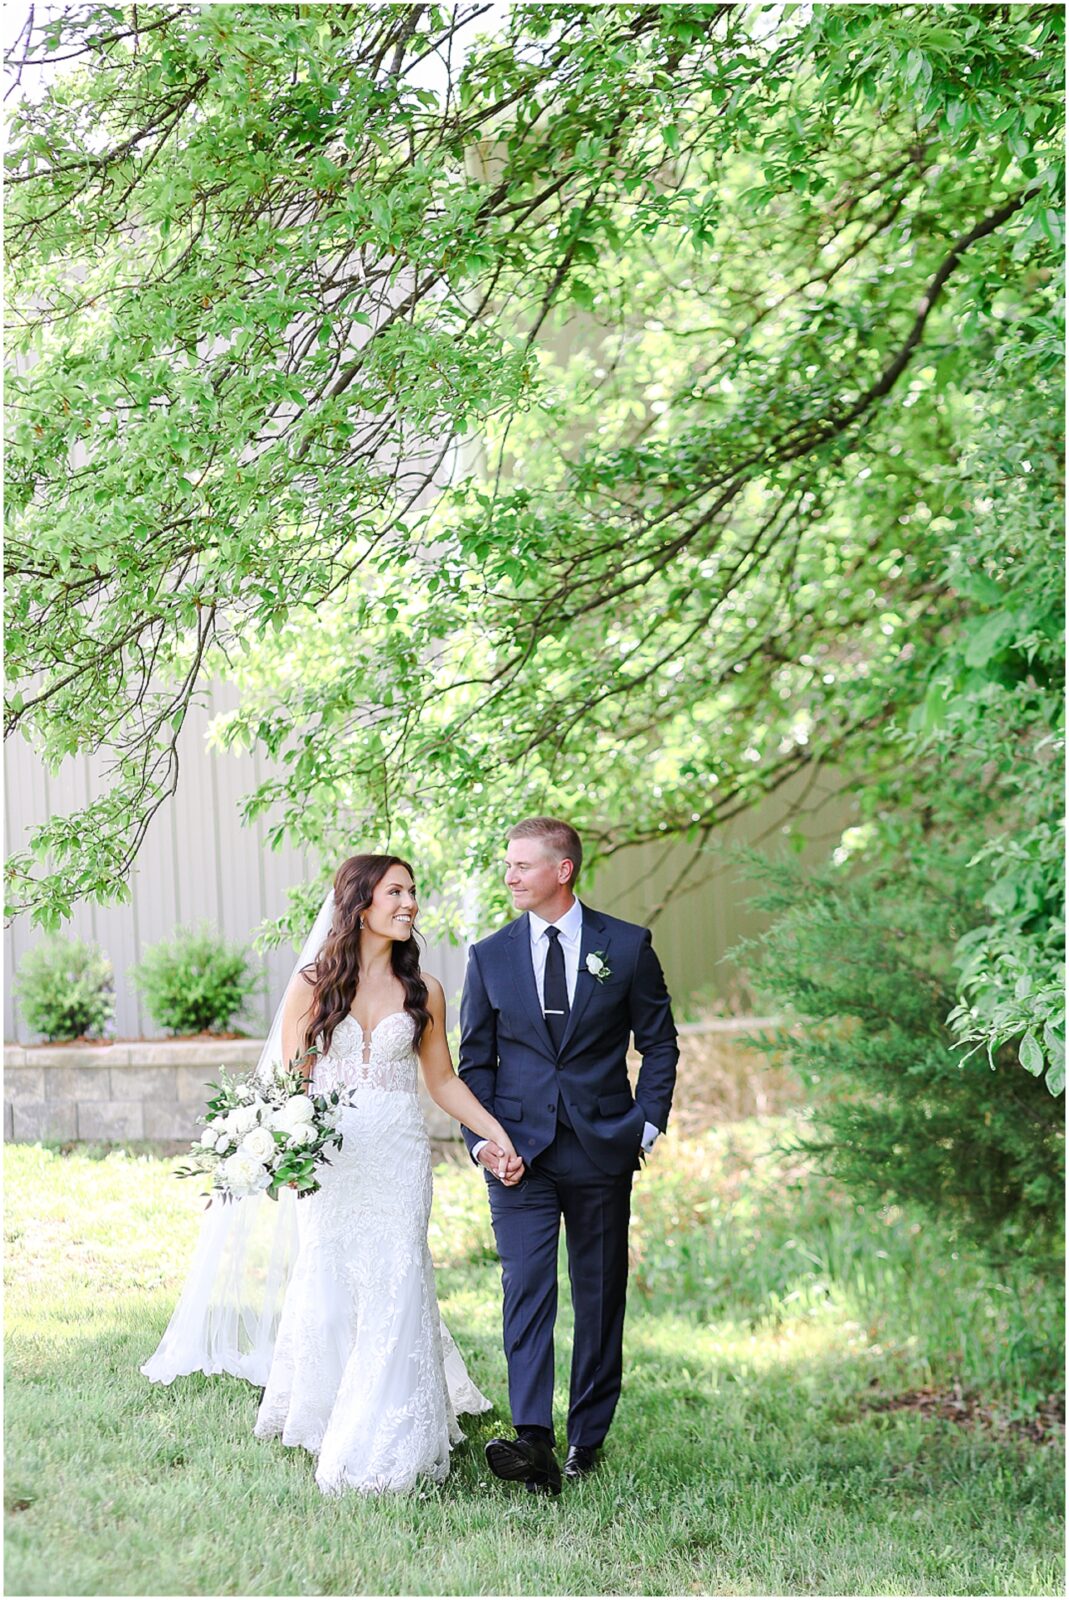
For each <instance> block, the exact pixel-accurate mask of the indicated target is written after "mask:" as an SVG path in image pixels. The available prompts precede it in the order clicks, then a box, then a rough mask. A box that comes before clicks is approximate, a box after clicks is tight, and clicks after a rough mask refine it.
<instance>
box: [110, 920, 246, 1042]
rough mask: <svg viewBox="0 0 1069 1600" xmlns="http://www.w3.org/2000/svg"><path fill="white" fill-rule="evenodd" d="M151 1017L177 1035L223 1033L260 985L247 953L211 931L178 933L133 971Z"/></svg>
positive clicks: (153, 949)
mask: <svg viewBox="0 0 1069 1600" xmlns="http://www.w3.org/2000/svg"><path fill="white" fill-rule="evenodd" d="M130 975H131V977H132V979H133V982H134V983H135V985H136V986H137V988H138V989H139V990H140V992H141V994H142V995H143V996H144V999H145V1005H146V1006H147V1008H148V1011H149V1015H150V1016H151V1017H152V1018H153V1020H154V1021H155V1022H157V1023H158V1024H159V1025H160V1027H161V1028H170V1029H171V1031H172V1032H173V1033H209V1032H216V1033H221V1032H223V1031H224V1030H225V1029H226V1028H228V1027H229V1026H230V1024H231V1023H232V1022H233V1021H234V1019H235V1018H236V1017H237V1016H238V1015H239V1014H240V1012H241V1011H242V1010H243V1009H244V1006H245V1003H246V1001H247V1000H248V999H249V997H250V995H252V994H253V993H254V992H255V991H256V989H257V988H258V986H259V977H258V976H257V974H256V973H255V972H254V971H253V970H252V968H251V965H250V957H249V953H248V951H247V950H245V949H244V947H243V946H241V945H228V944H227V943H226V941H225V940H224V939H222V938H221V937H220V936H219V935H218V934H217V933H215V932H214V931H213V930H212V929H211V928H210V927H208V926H202V927H201V928H199V929H192V928H178V929H177V930H176V932H175V936H174V938H173V939H165V940H162V941H161V942H160V943H159V944H155V945H152V946H151V948H150V949H148V950H146V951H145V954H144V957H143V959H142V961H141V962H140V963H139V965H138V966H136V967H134V968H133V970H132V972H131V974H130Z"/></svg>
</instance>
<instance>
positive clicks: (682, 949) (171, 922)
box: [4, 683, 852, 1043]
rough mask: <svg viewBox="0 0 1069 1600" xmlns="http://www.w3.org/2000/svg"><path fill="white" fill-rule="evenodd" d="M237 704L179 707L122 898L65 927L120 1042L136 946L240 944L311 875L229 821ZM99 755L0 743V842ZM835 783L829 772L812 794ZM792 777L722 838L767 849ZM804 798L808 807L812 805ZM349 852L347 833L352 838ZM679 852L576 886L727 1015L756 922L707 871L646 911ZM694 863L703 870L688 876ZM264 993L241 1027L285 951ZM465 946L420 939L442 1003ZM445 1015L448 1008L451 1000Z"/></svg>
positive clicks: (215, 689) (84, 783)
mask: <svg viewBox="0 0 1069 1600" xmlns="http://www.w3.org/2000/svg"><path fill="white" fill-rule="evenodd" d="M235 702H236V690H234V688H233V687H232V686H231V685H227V684H220V683H216V684H213V685H212V686H211V688H210V689H209V690H208V692H207V694H206V696H205V703H204V704H203V705H202V706H199V707H197V708H194V709H191V711H190V713H189V715H188V717H187V719H186V722H185V725H184V727H183V729H182V733H181V736H180V740H179V752H180V759H181V767H180V779H179V785H178V793H177V795H176V796H175V798H174V799H173V800H172V801H170V802H168V803H167V804H166V805H165V806H163V807H162V808H161V810H160V811H159V813H157V815H156V817H155V818H154V819H153V822H152V824H151V826H150V828H149V831H148V835H147V837H146V840H145V843H144V845H143V847H142V851H141V855H140V857H139V859H138V863H137V866H136V868H135V871H134V875H133V880H132V888H133V896H132V899H131V901H130V903H129V904H127V905H124V906H94V905H79V906H77V907H76V908H75V911H74V916H73V918H72V920H71V922H70V924H68V925H66V926H65V928H64V931H65V932H69V933H72V934H74V935H77V936H79V937H81V938H86V939H92V940H94V941H95V942H97V943H98V944H100V945H101V946H103V948H104V949H105V950H106V952H107V953H108V955H109V956H110V957H111V960H112V963H113V965H114V968H115V979H116V999H117V1008H116V1020H115V1031H116V1033H117V1035H118V1036H119V1037H120V1038H136V1037H139V1036H141V1035H151V1034H153V1033H154V1032H158V1030H157V1029H155V1028H154V1026H153V1024H152V1022H151V1019H150V1018H149V1017H148V1016H147V1015H145V1013H144V1011H143V1008H142V1006H141V1005H140V1003H139V999H138V996H137V993H136V991H135V990H134V988H133V986H132V984H131V983H130V982H129V980H128V977H127V973H128V972H129V969H130V968H131V967H132V966H133V965H134V964H135V963H136V962H137V961H138V960H140V958H141V956H142V954H143V953H144V951H145V949H146V948H147V947H148V946H149V945H151V944H154V943H156V942H158V941H159V940H160V939H164V938H167V937H169V936H170V935H171V934H172V933H173V931H174V929H175V927H176V926H177V925H178V924H180V923H184V924H189V923H198V922H201V921H204V920H207V921H210V922H212V923H214V924H215V926H216V927H217V928H218V929H219V930H220V931H221V932H222V933H224V934H225V935H226V937H227V938H228V939H231V940H239V941H242V942H247V941H248V940H250V939H251V936H252V934H253V932H254V930H255V929H256V928H257V926H258V925H259V924H260V923H261V922H262V921H264V920H265V919H267V918H271V917H276V916H278V915H280V914H281V913H282V911H284V909H285V906H286V893H285V891H286V889H287V887H288V886H290V885H292V884H296V883H299V882H302V881H304V880H305V879H306V878H307V877H308V876H310V875H311V873H312V871H313V869H314V866H315V865H316V863H314V862H313V861H312V860H311V859H310V858H309V857H308V856H307V855H306V854H305V852H303V851H300V850H297V849H294V848H292V847H289V846H287V847H284V848H283V849H281V850H278V851H274V850H271V849H269V848H268V846H267V844H266V842H265V834H266V831H267V828H266V824H265V821H264V819H262V818H260V819H257V820H256V821H255V822H254V823H252V824H250V825H249V826H242V824H241V821H240V815H239V802H240V800H241V798H242V796H243V795H245V794H247V793H248V792H249V791H250V790H252V789H253V788H254V787H255V786H256V785H257V784H258V783H259V782H260V781H261V780H262V778H263V776H264V775H265V773H264V767H263V758H262V756H261V755H260V753H259V752H258V751H255V752H252V753H248V752H246V753H242V754H240V755H236V754H226V755H220V754H217V753H214V752H209V751H208V750H207V749H206V747H205V742H204V736H205V730H206V729H207V726H208V723H209V722H210V720H211V718H212V717H213V716H214V715H215V714H216V713H217V712H218V711H220V710H225V709H228V708H229V707H231V706H232V705H233V704H235ZM101 769H102V763H101V762H100V761H99V760H98V759H97V758H95V757H85V756H80V757H74V758H71V759H69V760H68V761H66V762H65V763H64V765H63V767H62V769H61V771H60V772H59V773H58V774H57V775H56V776H51V775H50V774H49V773H48V772H47V771H46V769H45V767H44V766H43V764H42V763H41V762H40V761H39V760H38V758H37V757H36V755H35V754H34V752H33V750H32V749H31V748H30V746H29V745H28V744H27V743H26V742H25V741H23V740H21V739H15V740H12V741H9V742H8V745H7V746H6V748H5V779H6V797H7V804H6V807H5V817H4V825H5V841H4V842H5V849H6V852H7V853H8V854H10V853H11V852H12V851H13V850H15V849H22V848H23V847H24V844H25V841H26V838H27V829H28V828H29V827H30V826H31V825H32V824H34V823H35V822H37V821H39V820H40V819H42V818H44V817H46V816H50V815H52V814H54V813H64V812H67V811H69V810H71V809H72V808H74V807H76V806H80V805H83V804H85V802H86V800H87V799H88V798H89V797H90V795H91V794H94V793H98V792H99V786H100V784H101V783H102V781H103V775H102V770H101ZM835 787H836V784H835V782H834V779H833V777H831V776H830V775H829V777H828V779H827V781H826V782H825V784H824V789H823V792H825V793H827V792H830V791H831V790H833V789H834V788H835ZM803 788H804V783H803V780H802V779H797V780H795V784H794V787H793V790H792V788H790V787H787V788H785V789H784V790H783V791H781V793H780V794H777V795H775V796H773V797H771V798H770V799H768V800H767V801H765V802H764V803H763V805H762V806H761V807H760V809H759V810H758V811H756V812H755V813H754V814H753V815H752V816H751V817H748V818H744V819H740V821H739V822H737V823H735V824H733V825H732V826H731V828H730V829H729V830H727V834H726V836H730V837H733V838H747V839H754V838H757V837H758V836H760V835H764V836H766V843H767V846H768V847H769V848H773V849H774V848H776V847H777V839H778V838H779V837H780V836H779V829H780V827H781V825H782V822H783V819H784V818H785V816H786V814H787V810H788V804H789V800H790V798H791V797H792V794H794V793H798V794H800V793H801V792H802V790H803ZM813 798H814V797H813V795H812V794H811V795H810V796H809V799H808V801H807V805H809V806H811V805H812V804H813ZM851 816H852V812H851V809H850V806H849V804H848V802H846V801H844V800H842V799H838V800H831V801H829V802H827V803H826V804H825V805H824V806H823V808H822V809H821V810H819V811H818V812H816V813H815V814H814V815H813V816H812V817H810V818H807V820H806V823H805V825H804V828H805V831H806V832H807V833H811V834H813V835H816V836H818V837H817V838H816V841H815V843H814V845H813V846H812V847H811V853H812V854H819V855H824V854H826V853H827V851H828V849H829V848H830V846H831V844H832V843H833V842H834V840H835V838H837V836H838V833H839V831H840V830H841V828H842V827H844V826H846V825H847V824H848V823H849V821H850V820H851ZM353 848H354V850H355V849H358V848H359V841H357V840H354V841H353ZM689 850H690V847H688V846H686V845H680V846H674V847H668V848H667V849H666V848H664V847H662V846H659V845H656V844H653V845H644V846H641V847H639V848H637V849H634V850H625V851H623V852H621V854H620V855H619V856H617V857H615V858H613V859H612V860H610V861H609V862H607V863H606V864H605V865H604V866H603V867H602V868H601V870H600V871H599V872H597V873H596V874H594V875H592V876H591V875H588V876H587V877H586V878H585V879H584V882H583V883H582V884H581V885H580V890H581V893H582V894H584V895H585V896H586V897H587V898H588V899H589V901H590V903H591V904H593V905H596V906H598V907H600V908H601V909H603V910H605V911H609V912H612V913H613V914H614V915H616V916H622V917H627V918H629V919H630V920H634V921H637V922H643V923H645V922H648V921H650V920H651V918H653V919H654V923H653V926H654V939H655V943H656V946H657V949H658V951H659V953H660V955H661V959H662V962H663V964H664V967H665V971H666V973H667V975H668V980H669V987H670V988H671V990H672V993H673V996H674V997H675V999H676V1002H677V1006H678V1008H679V1010H680V1012H681V1014H686V1013H687V1011H688V1000H689V997H690V996H692V995H693V994H694V993H695V991H697V990H701V991H702V993H703V996H704V997H705V998H709V999H711V998H714V997H720V1000H721V1003H722V1006H723V1008H724V1009H734V1008H735V999H736V989H735V979H734V974H733V971H732V969H731V968H730V967H729V966H726V965H724V964H722V963H721V957H722V956H723V955H724V952H725V951H726V950H727V949H728V948H729V947H730V945H731V944H732V943H733V942H734V941H735V939H737V938H738V937H739V936H740V935H742V934H745V933H748V932H751V931H754V930H755V928H756V927H757V926H758V919H757V918H756V917H755V916H754V915H753V913H750V912H748V911H747V910H746V908H745V906H744V905H743V898H744V890H743V888H742V887H741V886H740V885H739V883H738V882H737V881H736V880H735V878H734V875H733V873H732V872H730V871H728V870H724V869H720V870H718V872H717V875H716V876H715V877H714V878H713V879H712V880H711V881H710V882H708V883H706V884H705V885H704V886H702V887H700V888H697V889H693V890H685V891H680V892H679V893H678V894H677V895H676V896H675V897H674V898H673V899H672V900H671V901H670V902H669V903H668V904H667V905H665V906H664V907H663V908H662V909H660V910H659V911H658V902H659V901H660V899H661V898H662V896H663V895H664V894H665V892H666V890H667V888H668V886H669V884H670V883H671V882H672V881H673V879H674V878H675V877H676V875H677V873H678V871H679V869H680V866H681V865H682V863H683V861H684V860H685V859H686V857H687V855H688V853H689ZM706 870H707V868H706V866H705V865H704V864H703V867H702V869H701V872H700V873H699V875H698V876H699V877H700V876H701V875H702V874H703V873H704V872H705V871H706ZM40 938H41V934H40V931H39V930H37V929H32V928H31V927H30V924H29V919H28V918H25V917H23V918H18V919H16V920H15V922H14V923H13V925H12V926H11V927H10V928H9V929H7V938H6V942H5V952H4V977H5V984H4V1036H5V1038H7V1039H10V1040H17V1041H18V1042H20V1043H28V1042H30V1041H31V1038H32V1036H31V1034H30V1033H29V1031H28V1030H27V1028H26V1026H25V1024H24V1023H23V1022H22V1020H21V1018H20V1016H19V1015H18V1009H17V1006H16V1005H15V1004H14V1002H13V993H12V985H13V980H14V976H15V972H16V969H17V967H18V964H19V961H20V959H21V957H22V955H23V954H24V953H25V951H26V950H27V949H28V948H29V947H30V946H31V945H32V944H34V943H36V942H37V941H38V940H39V939H40ZM259 959H260V965H261V968H262V971H263V975H264V981H265V985H266V993H265V995H264V996H263V997H262V998H261V999H260V1001H259V1004H258V1006H256V1007H255V1009H253V1010H252V1011H251V1013H250V1019H249V1021H248V1023H247V1026H248V1027H249V1028H250V1030H252V1029H254V1028H255V1027H256V1026H259V1025H263V1024H264V1022H265V1021H266V1019H267V1018H268V1017H269V1016H270V1013H271V1012H272V1011H273V1009H274V1006H275V1005H276V1003H277V1000H278V997H279V994H280V991H281V986H282V984H283V983H284V981H285V978H286V976H287V975H288V973H289V971H290V968H291V966H292V962H293V954H292V952H291V951H290V950H288V949H285V950H276V951H272V952H271V953H270V954H269V955H268V956H267V957H265V958H259ZM464 965H465V952H464V950H462V949H460V948H458V947H455V946H441V945H439V946H434V947H428V950H427V954H426V966H427V968H428V970H429V971H431V972H434V973H435V974H436V975H437V976H438V977H440V978H441V980H442V982H443V984H444V986H445V990H446V994H447V995H448V996H449V997H450V1000H451V1001H452V1000H453V999H454V997H456V996H458V995H459V991H460V986H461V983H462V980H463V975H464ZM451 1021H455V1011H453V1010H452V1008H451Z"/></svg>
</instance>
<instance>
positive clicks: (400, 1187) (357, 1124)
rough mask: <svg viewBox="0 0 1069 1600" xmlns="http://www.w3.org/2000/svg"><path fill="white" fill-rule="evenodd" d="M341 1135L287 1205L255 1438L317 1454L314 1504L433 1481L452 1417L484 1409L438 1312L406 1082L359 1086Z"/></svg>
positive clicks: (416, 1113)
mask: <svg viewBox="0 0 1069 1600" xmlns="http://www.w3.org/2000/svg"><path fill="white" fill-rule="evenodd" d="M413 1065H414V1063H413ZM341 1127H342V1135H343V1143H342V1148H341V1150H340V1151H336V1152H335V1151H331V1152H330V1160H331V1165H330V1166H329V1167H326V1168H325V1169H323V1170H322V1171H321V1174H320V1177H321V1181H322V1188H321V1189H320V1191H319V1193H318V1194H315V1195H312V1196H310V1197H309V1198H307V1199H304V1200H301V1201H300V1202H299V1203H298V1207H297V1215H298V1225H299V1235H300V1250H299V1253H298V1256H297V1260H296V1263H295V1266H294V1269H293V1276H292V1278H291V1280H290V1283H289V1287H288V1289H287V1292H286V1299H285V1304H284V1306H283V1309H282V1316H281V1320H280V1323H279V1329H278V1338H277V1342H276V1345H275V1354H274V1360H273V1362H272V1365H271V1370H270V1374H269V1376H268V1380H267V1386H266V1389H265V1391H264V1396H263V1400H262V1402H261V1405H260V1410H259V1414H258V1416H257V1420H256V1429H255V1431H256V1434H257V1435H258V1436H259V1437H260V1438H264V1439H266V1438H273V1437H276V1436H281V1438H282V1442H283V1444H287V1445H303V1446H304V1448H305V1449H306V1450H309V1451H311V1452H312V1453H313V1454H314V1455H316V1456H318V1463H317V1468H316V1482H317V1484H318V1485H319V1487H320V1489H322V1490H323V1492H324V1493H326V1494H337V1493H341V1492H343V1491H345V1490H347V1489H356V1490H360V1491H363V1492H365V1493H375V1492H381V1491H384V1490H404V1489H408V1488H410V1487H411V1486H412V1485H413V1484H414V1483H415V1482H416V1480H417V1478H419V1477H421V1476H425V1477H428V1478H431V1479H433V1480H435V1481H439V1482H440V1481H441V1480H442V1479H444V1478H445V1477H446V1475H447V1473H448V1471H449V1451H450V1447H451V1445H453V1444H456V1443H457V1442H459V1441H460V1440H461V1439H463V1437H464V1435H463V1434H462V1432H461V1431H460V1429H459V1427H458V1426H457V1420H456V1411H457V1410H464V1411H485V1410H488V1409H489V1407H490V1401H489V1400H487V1399H486V1398H485V1396H484V1395H482V1394H480V1393H479V1390H478V1389H477V1388H476V1387H475V1385H474V1384H473V1383H472V1382H471V1380H470V1379H469V1378H468V1375H467V1373H466V1371H465V1369H464V1364H463V1362H462V1360H461V1359H460V1355H459V1353H458V1352H457V1350H456V1346H455V1345H454V1344H453V1341H452V1340H451V1339H450V1337H449V1335H448V1332H447V1331H446V1330H445V1328H444V1326H443V1325H442V1324H441V1322H440V1318H439V1314H438V1300H437V1295H436V1292H435V1285H434V1270H433V1267H432V1264H431V1257H430V1250H429V1248H428V1244H427V1224H428V1220H429V1218H430V1208H431V1189H432V1180H431V1159H430V1145H429V1142H428V1138H427V1132H426V1128H425V1126H424V1122H423V1115H422V1112H421V1110H420V1106H419V1101H418V1099H417V1097H416V1094H415V1088H414V1083H412V1085H411V1087H407V1086H406V1087H405V1088H403V1089H401V1088H395V1087H389V1088H387V1087H382V1086H380V1085H376V1084H374V1083H369V1082H367V1081H364V1082H362V1083H359V1084H358V1085H357V1087H356V1090H355V1098H354V1104H353V1106H352V1107H351V1108H350V1109H349V1110H347V1111H345V1112H344V1114H343V1118H342V1124H341Z"/></svg>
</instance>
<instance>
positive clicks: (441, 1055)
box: [419, 974, 519, 1161]
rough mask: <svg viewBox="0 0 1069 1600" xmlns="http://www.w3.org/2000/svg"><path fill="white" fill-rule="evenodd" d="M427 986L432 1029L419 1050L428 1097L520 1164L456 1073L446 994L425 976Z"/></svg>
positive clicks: (494, 1122) (501, 1130)
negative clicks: (448, 1033) (447, 1025)
mask: <svg viewBox="0 0 1069 1600" xmlns="http://www.w3.org/2000/svg"><path fill="white" fill-rule="evenodd" d="M424 977H425V979H426V984H427V1010H428V1011H429V1012H430V1014H431V1021H430V1026H429V1027H428V1028H427V1031H426V1032H425V1033H424V1035H423V1039H422V1042H421V1044H420V1047H419V1061H420V1066H421V1067H422V1069H423V1081H424V1083H425V1084H426V1085H427V1093H428V1094H429V1095H430V1097H431V1099H432V1100H433V1101H434V1103H435V1105H436V1106H441V1108H442V1110H443V1111H445V1112H448V1114H449V1116H451V1117H455V1118H456V1120H457V1121H458V1122H462V1123H463V1124H464V1126H465V1127H466V1128H470V1129H471V1130H472V1132H473V1133H477V1134H479V1136H480V1137H481V1138H483V1139H492V1140H493V1141H494V1143H495V1144H497V1145H499V1146H500V1148H501V1149H502V1150H503V1151H504V1152H505V1155H506V1156H509V1157H512V1158H513V1159H514V1160H517V1161H518V1159H519V1158H518V1157H517V1156H516V1150H515V1147H514V1146H513V1143H512V1140H511V1139H510V1138H509V1136H508V1134H507V1133H506V1132H505V1130H504V1128H503V1127H502V1126H501V1124H500V1122H498V1120H497V1118H496V1117H495V1116H492V1115H491V1114H490V1112H489V1111H487V1109H486V1107H485V1106H484V1105H483V1104H482V1103H481V1101H479V1100H477V1099H476V1098H475V1096H474V1095H473V1094H472V1092H471V1090H470V1089H469V1088H468V1086H467V1084H466V1083H464V1082H462V1080H461V1079H460V1078H458V1077H457V1075H456V1073H455V1072H454V1071H453V1061H452V1058H451V1056H450V1054H449V1044H448V1041H447V1040H446V1036H445V991H444V990H443V988H442V986H441V984H440V983H439V982H438V979H437V978H432V977H430V976H429V974H424Z"/></svg>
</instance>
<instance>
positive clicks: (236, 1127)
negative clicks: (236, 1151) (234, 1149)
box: [229, 1106, 256, 1138]
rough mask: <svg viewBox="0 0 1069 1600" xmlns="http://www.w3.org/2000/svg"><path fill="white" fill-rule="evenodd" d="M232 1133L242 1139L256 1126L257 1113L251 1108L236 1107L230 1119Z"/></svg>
mask: <svg viewBox="0 0 1069 1600" xmlns="http://www.w3.org/2000/svg"><path fill="white" fill-rule="evenodd" d="M229 1122H230V1127H231V1131H232V1132H233V1133H236V1134H237V1135H238V1137H239V1138H240V1137H241V1135H242V1134H243V1133H248V1131H249V1129H250V1128H255V1126H256V1113H255V1111H254V1110H253V1109H252V1107H251V1106H235V1108H234V1110H233V1111H232V1112H231V1113H230V1117H229Z"/></svg>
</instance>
